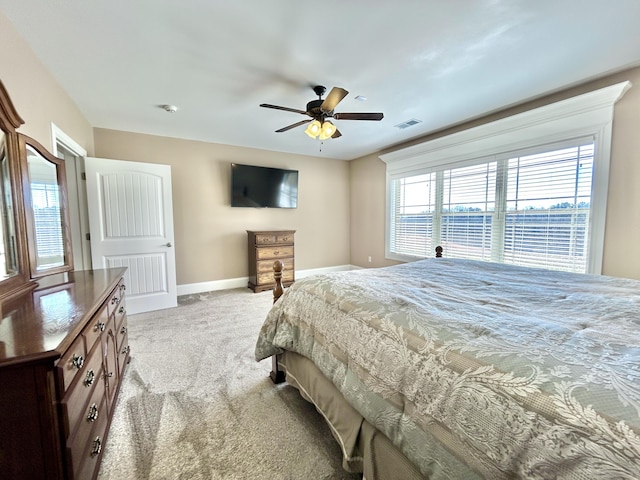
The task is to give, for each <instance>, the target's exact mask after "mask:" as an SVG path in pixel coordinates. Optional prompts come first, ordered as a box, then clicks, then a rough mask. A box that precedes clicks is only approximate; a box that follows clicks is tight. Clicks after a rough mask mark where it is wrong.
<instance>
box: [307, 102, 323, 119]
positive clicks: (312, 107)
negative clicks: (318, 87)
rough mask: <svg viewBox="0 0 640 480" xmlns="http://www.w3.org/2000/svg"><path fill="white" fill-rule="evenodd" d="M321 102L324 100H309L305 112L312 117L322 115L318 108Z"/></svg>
mask: <svg viewBox="0 0 640 480" xmlns="http://www.w3.org/2000/svg"><path fill="white" fill-rule="evenodd" d="M323 101H324V100H311V101H310V102H309V103H307V112H308V113H309V114H310V115H311V116H313V117H315V116H316V115H320V114H321V113H324V112H322V109H321V108H320V105H322V102H323Z"/></svg>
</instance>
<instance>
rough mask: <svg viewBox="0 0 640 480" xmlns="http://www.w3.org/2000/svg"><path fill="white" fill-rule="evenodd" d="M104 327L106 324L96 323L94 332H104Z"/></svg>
mask: <svg viewBox="0 0 640 480" xmlns="http://www.w3.org/2000/svg"><path fill="white" fill-rule="evenodd" d="M105 326H106V324H105V323H104V322H98V323H96V331H98V332H104V327H105Z"/></svg>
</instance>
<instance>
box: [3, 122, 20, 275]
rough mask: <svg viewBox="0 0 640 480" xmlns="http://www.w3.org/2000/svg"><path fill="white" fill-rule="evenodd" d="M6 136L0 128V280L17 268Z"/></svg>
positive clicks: (15, 272) (14, 273)
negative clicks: (0, 241) (0, 239)
mask: <svg viewBox="0 0 640 480" xmlns="http://www.w3.org/2000/svg"><path fill="white" fill-rule="evenodd" d="M6 137H7V135H6V134H5V133H4V132H3V131H1V130H0V216H1V221H0V236H1V237H2V243H0V281H2V280H5V279H7V278H11V277H13V276H15V275H17V274H18V270H19V268H18V257H17V250H16V222H15V217H14V212H13V191H12V189H11V173H10V170H9V156H8V154H7V148H6V142H5V140H6Z"/></svg>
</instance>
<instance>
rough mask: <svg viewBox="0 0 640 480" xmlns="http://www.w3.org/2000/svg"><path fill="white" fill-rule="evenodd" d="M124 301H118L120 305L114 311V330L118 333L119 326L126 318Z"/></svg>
mask: <svg viewBox="0 0 640 480" xmlns="http://www.w3.org/2000/svg"><path fill="white" fill-rule="evenodd" d="M125 302H126V299H124V298H123V299H122V300H120V305H119V306H118V310H117V311H116V323H115V325H116V330H117V331H120V325H122V322H123V321H124V319H125V318H127V305H126V303H125Z"/></svg>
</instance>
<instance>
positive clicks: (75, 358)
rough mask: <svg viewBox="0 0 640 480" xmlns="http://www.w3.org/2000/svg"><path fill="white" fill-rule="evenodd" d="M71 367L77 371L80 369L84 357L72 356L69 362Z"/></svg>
mask: <svg viewBox="0 0 640 480" xmlns="http://www.w3.org/2000/svg"><path fill="white" fill-rule="evenodd" d="M71 365H73V366H74V367H76V368H77V369H78V370H80V369H81V368H82V366H83V365H84V357H83V356H82V355H76V354H75V353H74V354H73V359H72V360H71Z"/></svg>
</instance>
